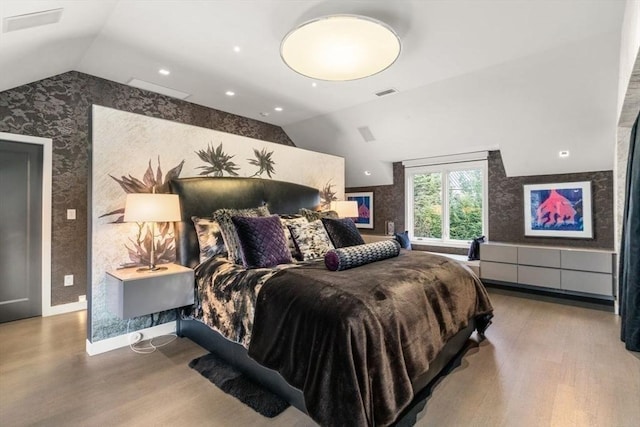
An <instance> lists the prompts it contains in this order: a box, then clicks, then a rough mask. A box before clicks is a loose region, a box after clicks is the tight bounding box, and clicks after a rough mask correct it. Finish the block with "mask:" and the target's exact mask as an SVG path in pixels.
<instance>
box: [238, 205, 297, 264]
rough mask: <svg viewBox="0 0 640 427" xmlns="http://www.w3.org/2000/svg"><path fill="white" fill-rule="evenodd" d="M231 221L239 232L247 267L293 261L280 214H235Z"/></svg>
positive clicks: (243, 258)
mask: <svg viewBox="0 0 640 427" xmlns="http://www.w3.org/2000/svg"><path fill="white" fill-rule="evenodd" d="M231 221H233V225H235V227H236V232H237V233H238V240H239V241H240V246H241V248H242V264H243V265H244V267H245V268H268V267H275V266H276V265H278V264H290V263H291V262H292V261H293V260H292V259H291V252H289V248H288V246H287V238H286V237H285V235H284V231H283V230H282V223H281V222H280V217H278V215H271V216H264V217H255V218H252V217H242V216H234V217H231Z"/></svg>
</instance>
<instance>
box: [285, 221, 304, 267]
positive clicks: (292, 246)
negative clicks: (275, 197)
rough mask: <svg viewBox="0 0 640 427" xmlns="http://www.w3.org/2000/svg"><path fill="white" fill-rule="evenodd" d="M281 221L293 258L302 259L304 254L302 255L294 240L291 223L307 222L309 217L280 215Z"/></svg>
mask: <svg viewBox="0 0 640 427" xmlns="http://www.w3.org/2000/svg"><path fill="white" fill-rule="evenodd" d="M280 222H281V223H282V229H283V230H284V235H285V236H287V243H288V246H289V251H290V252H291V256H292V257H293V259H297V260H299V261H301V260H302V255H300V252H299V251H298V249H297V248H296V243H295V242H294V241H293V236H291V231H289V225H292V224H307V223H308V222H309V221H307V219H306V218H305V217H303V216H302V215H280Z"/></svg>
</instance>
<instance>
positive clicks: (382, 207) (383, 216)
mask: <svg viewBox="0 0 640 427" xmlns="http://www.w3.org/2000/svg"><path fill="white" fill-rule="evenodd" d="M344 191H345V193H358V192H361V191H372V192H373V229H369V228H361V229H360V231H361V232H362V233H364V234H385V232H386V230H385V228H384V227H385V222H386V221H394V223H395V228H396V231H404V166H402V163H401V162H397V163H394V164H393V185H377V186H373V187H350V188H345V190H344Z"/></svg>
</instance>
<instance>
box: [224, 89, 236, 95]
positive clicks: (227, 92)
mask: <svg viewBox="0 0 640 427" xmlns="http://www.w3.org/2000/svg"><path fill="white" fill-rule="evenodd" d="M224 94H225V95H227V96H233V95H235V94H236V93H235V92H234V91H232V90H228V91H226V92H225V93H224Z"/></svg>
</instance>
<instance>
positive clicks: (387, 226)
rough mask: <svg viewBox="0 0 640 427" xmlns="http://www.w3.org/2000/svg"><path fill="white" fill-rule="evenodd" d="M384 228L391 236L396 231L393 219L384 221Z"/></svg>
mask: <svg viewBox="0 0 640 427" xmlns="http://www.w3.org/2000/svg"><path fill="white" fill-rule="evenodd" d="M384 229H385V230H386V233H387V236H393V235H394V234H395V232H396V225H395V224H394V223H393V221H385V223H384Z"/></svg>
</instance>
